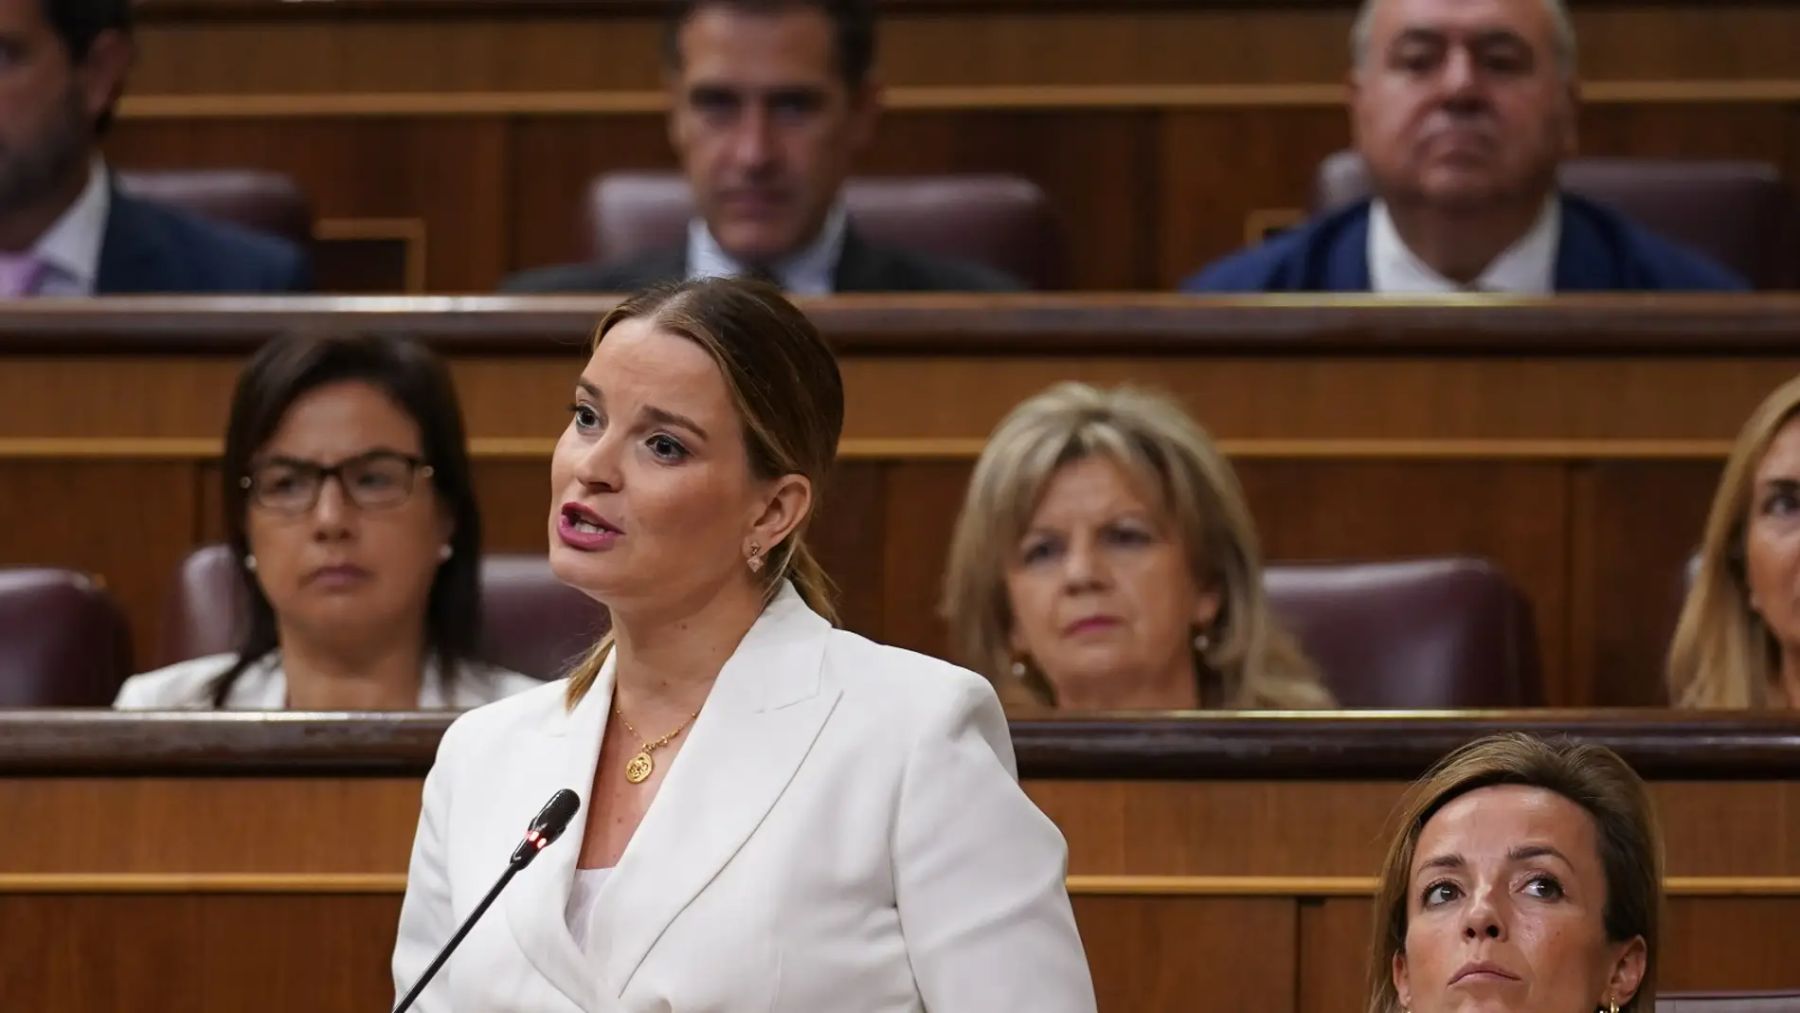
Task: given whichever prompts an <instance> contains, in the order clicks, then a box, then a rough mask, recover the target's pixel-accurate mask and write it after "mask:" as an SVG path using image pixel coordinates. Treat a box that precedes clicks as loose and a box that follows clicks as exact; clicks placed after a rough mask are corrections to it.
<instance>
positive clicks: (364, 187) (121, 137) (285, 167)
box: [106, 54, 512, 292]
mask: <svg viewBox="0 0 1800 1013" xmlns="http://www.w3.org/2000/svg"><path fill="white" fill-rule="evenodd" d="M384 60H388V61H391V60H392V56H391V54H390V55H389V56H387V57H384ZM432 62H434V63H442V62H443V58H442V56H441V54H440V56H438V57H434V59H433V61H432ZM452 62H453V61H452ZM506 133H507V125H506V122H505V121H504V120H503V119H501V118H498V117H475V116H468V117H441V118H419V117H414V118H408V117H362V118H330V117H308V118H265V119H223V118H221V119H199V118H194V119H184V120H160V119H156V120H153V119H131V118H126V119H122V120H120V121H119V123H118V124H117V126H116V127H115V129H114V130H113V134H112V136H111V137H110V138H109V139H108V141H107V145H106V147H107V153H108V158H109V159H110V160H111V162H112V164H114V165H117V166H119V167H120V168H126V169H160V168H207V167H245V168H259V169H273V170H277V171H281V172H286V173H288V174H289V175H291V176H293V177H294V178H295V179H296V180H297V181H298V182H299V183H300V185H301V186H302V187H304V188H305V189H306V191H307V192H308V194H309V195H310V196H311V198H312V201H313V213H314V216H315V217H316V218H333V219H357V218H364V219H393V218H416V219H420V220H422V221H424V223H425V241H424V247H425V251H426V253H425V257H426V265H425V280H426V286H427V288H428V289H429V290H431V291H434V292H471V291H472V292H485V291H490V290H492V289H493V287H494V286H495V284H496V283H497V282H498V281H499V280H500V276H501V274H502V273H503V272H504V269H505V266H506V251H507V248H508V244H507V234H508V229H509V227H510V226H509V222H510V221H511V218H512V215H511V209H510V208H509V206H508V202H507V198H508V195H509V188H508V185H507V164H506Z"/></svg>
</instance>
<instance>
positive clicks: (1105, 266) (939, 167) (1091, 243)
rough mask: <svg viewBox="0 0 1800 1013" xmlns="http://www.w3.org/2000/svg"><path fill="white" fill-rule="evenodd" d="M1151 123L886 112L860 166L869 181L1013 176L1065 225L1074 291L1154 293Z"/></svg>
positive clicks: (1077, 114) (1067, 113)
mask: <svg viewBox="0 0 1800 1013" xmlns="http://www.w3.org/2000/svg"><path fill="white" fill-rule="evenodd" d="M1155 130H1156V117H1155V115H1154V114H1152V113H1150V112H1147V111H1139V110H1131V109H1120V110H1089V111H1082V110H1035V111H999V110H981V109H970V110H958V111H926V110H917V111H914V110H907V111H896V112H890V113H889V114H888V115H887V116H886V117H885V118H884V119H883V121H882V123H881V127H880V129H879V131H878V133H877V135H876V139H875V143H874V146H873V147H872V149H871V150H870V151H869V152H867V153H866V155H865V156H864V157H863V158H861V159H860V160H859V162H858V166H857V171H858V172H862V173H866V174H869V175H915V174H928V173H985V172H1004V173H1013V174H1017V175H1020V176H1024V177H1026V178H1027V179H1031V180H1033V181H1034V182H1036V183H1037V184H1038V185H1039V186H1041V187H1043V189H1044V192H1045V193H1046V194H1047V195H1048V196H1049V198H1050V202H1051V205H1052V206H1053V207H1054V208H1055V209H1056V211H1057V213H1058V214H1059V215H1060V217H1061V219H1062V227H1063V242H1064V245H1065V246H1066V248H1067V249H1068V252H1069V266H1070V273H1069V283H1070V287H1071V288H1076V289H1089V290H1106V289H1111V290H1130V289H1146V288H1154V287H1155V283H1156V274H1155V256H1156V253H1155V251H1156V245H1155V244H1156V236H1157V234H1158V232H1159V231H1160V230H1161V229H1162V228H1164V227H1165V226H1164V222H1163V215H1162V214H1161V213H1160V210H1161V209H1159V208H1158V207H1157V195H1158V192H1159V188H1158V185H1157V178H1158V173H1159V172H1160V171H1161V167H1160V166H1159V165H1158V162H1157V158H1156V152H1155V144H1156V136H1155Z"/></svg>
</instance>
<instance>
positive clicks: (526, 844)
mask: <svg viewBox="0 0 1800 1013" xmlns="http://www.w3.org/2000/svg"><path fill="white" fill-rule="evenodd" d="M580 808H581V796H580V795H577V794H575V793H574V792H573V791H571V790H569V789H568V788H559V789H557V792H556V794H554V795H552V796H550V801H548V802H545V803H544V808H542V809H540V810H538V814H537V816H536V818H534V819H533V820H532V821H531V828H530V829H529V830H526V831H525V839H524V840H523V841H520V842H519V846H518V847H517V848H516V849H514V850H513V854H512V861H513V864H514V865H519V866H524V865H527V864H529V863H530V862H531V860H532V859H534V858H536V857H537V855H538V852H540V851H542V850H544V849H545V848H547V847H549V846H550V844H551V842H553V841H555V840H556V839H557V838H558V837H561V836H562V834H563V831H564V830H567V829H569V821H570V820H572V819H574V818H575V812H576V810H578V809H580Z"/></svg>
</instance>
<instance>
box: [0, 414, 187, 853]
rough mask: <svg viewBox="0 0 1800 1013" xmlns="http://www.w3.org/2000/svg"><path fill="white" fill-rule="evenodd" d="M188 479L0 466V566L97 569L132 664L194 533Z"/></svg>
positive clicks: (118, 469)
mask: <svg viewBox="0 0 1800 1013" xmlns="http://www.w3.org/2000/svg"><path fill="white" fill-rule="evenodd" d="M92 403H94V404H100V403H102V402H92ZM196 485H197V479H196V475H195V468H194V466H193V465H192V464H190V463H188V462H182V461H175V462H131V461H105V460H101V461H91V462H82V463H81V464H79V465H70V464H69V463H68V462H60V461H4V462H0V489H4V490H5V495H4V496H0V566H57V567H68V568H71V569H76V570H85V571H88V572H90V573H94V574H96V575H98V576H99V577H100V578H101V579H102V580H103V581H105V583H106V587H107V590H109V591H110V592H111V593H112V595H113V597H114V598H115V599H116V600H117V601H118V603H119V605H120V607H121V608H123V609H124V610H125V613H126V616H127V617H128V618H129V620H130V622H131V624H132V639H133V644H132V652H133V655H134V657H135V658H136V659H137V660H138V661H139V662H140V663H141V662H143V661H144V660H145V659H147V658H149V657H151V656H152V655H151V653H150V652H151V650H152V648H154V647H155V642H154V636H155V635H154V634H153V633H149V632H147V631H150V630H154V629H155V628H156V627H155V624H154V619H153V617H156V616H160V615H161V608H162V601H163V594H164V589H165V587H166V586H167V581H168V576H169V574H170V573H171V572H172V571H173V570H174V566H175V563H176V562H177V561H178V560H179V559H180V558H181V556H182V555H183V554H184V553H185V552H186V551H187V546H188V544H189V543H190V542H191V540H192V539H193V536H194V523H195V517H196V513H197V508H196V503H195V496H196ZM0 867H4V863H0Z"/></svg>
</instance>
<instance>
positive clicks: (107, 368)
mask: <svg viewBox="0 0 1800 1013" xmlns="http://www.w3.org/2000/svg"><path fill="white" fill-rule="evenodd" d="M241 368H242V361H241V360H240V359H239V358H238V357H235V356H229V355H227V356H217V357H212V356H206V357H202V356H195V357H172V356H156V355H142V356H139V355H118V356H108V357H104V358H100V357H92V356H85V355H70V354H66V353H64V354H51V355H43V356H8V357H7V359H6V362H5V368H3V369H0V438H15V437H34V436H57V437H101V438H106V439H111V440H124V439H128V438H140V437H194V438H199V439H208V440H217V439H218V438H219V434H221V433H223V432H224V431H225V421H226V418H227V417H228V416H229V414H230V410H231V390H232V387H233V385H234V384H236V382H237V375H238V371H239V370H240V369H241Z"/></svg>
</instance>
